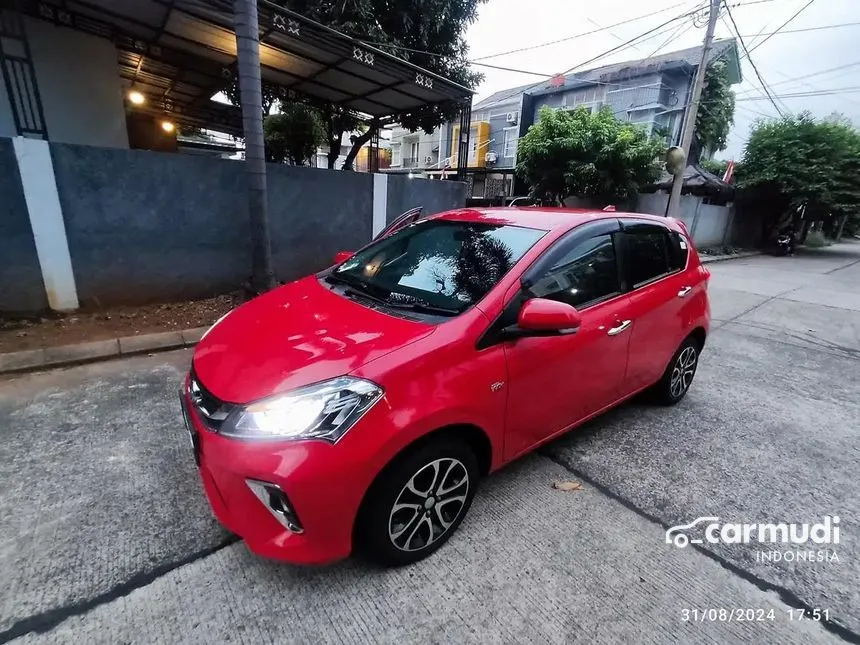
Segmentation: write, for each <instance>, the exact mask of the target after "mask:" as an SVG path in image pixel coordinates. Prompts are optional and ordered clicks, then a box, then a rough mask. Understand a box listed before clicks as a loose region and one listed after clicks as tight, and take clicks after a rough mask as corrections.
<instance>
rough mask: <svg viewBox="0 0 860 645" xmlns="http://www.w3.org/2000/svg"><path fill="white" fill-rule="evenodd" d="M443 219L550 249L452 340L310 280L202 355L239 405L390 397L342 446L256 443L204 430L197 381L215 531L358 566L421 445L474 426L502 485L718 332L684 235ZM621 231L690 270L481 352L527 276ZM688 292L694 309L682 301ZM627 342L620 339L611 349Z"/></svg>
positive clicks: (516, 213)
mask: <svg viewBox="0 0 860 645" xmlns="http://www.w3.org/2000/svg"><path fill="white" fill-rule="evenodd" d="M437 217H442V218H446V219H450V220H469V221H482V222H490V223H498V224H510V225H516V226H524V227H529V228H538V229H543V230H546V231H547V233H546V235H544V237H543V238H541V239H540V240H539V241H538V242H537V243H536V244H535V245H534V246H533V247H532V248H531V249H530V250H528V251H527V252H526V253H525V255H523V257H522V258H521V259H520V261H519V262H518V263H517V264H516V265H515V266H514V268H513V269H512V270H511V271H510V272H509V273H508V274H506V275H505V276H503V277H502V278H501V280H500V281H499V282H498V284H497V285H496V286H495V287H494V288H493V289H492V290H491V291H490V292H489V293H488V294H487V295H486V296H485V297H484V298H483V299H482V300H481V301H480V302H479V303H477V304H476V305H475V306H473V307H472V308H470V309H468V310H467V311H465V312H464V313H462V314H460V315H459V316H457V317H455V318H451V319H449V320H446V321H444V322H442V323H441V324H436V325H432V324H426V323H423V322H415V321H412V320H406V319H404V318H402V317H397V316H394V315H389V314H387V313H382V312H380V311H376V310H374V309H371V308H369V307H366V306H364V305H362V304H359V303H357V302H355V301H353V300H351V299H349V298H346V297H343V296H341V295H338V294H336V293H334V292H332V291H331V290H329V289H328V288H326V287H325V286H324V285H322V284H320V281H319V279H318V278H317V277H315V276H311V277H308V278H304V279H302V280H299V281H297V282H294V283H291V284H288V285H286V286H283V287H280V288H278V289H275V290H273V291H271V292H269V293H267V294H265V295H263V296H261V297H259V298H256V299H254V300H252V301H251V302H249V303H246V304H244V305H242V306H241V307H240V308H238V309H237V310H235V311H234V312H232V313H231V314H230V315H228V316H227V317H226V318H225V319H224V320H223V321H221V322H220V323H219V324H217V325H216V326H215V327H214V328H213V329H211V330H210V332H209V333H207V334H206V335H205V337H204V338H203V339H202V340H201V342H200V344H199V345H198V346H197V348H196V350H195V353H194V359H193V369H194V373H195V376H196V377H197V378H198V379H199V380H200V382H201V383H202V384H204V385H205V387H206V389H207V390H208V391H210V392H211V393H212V394H213V395H215V396H217V397H218V398H220V399H222V400H223V401H227V402H231V403H237V404H246V403H249V402H253V401H256V400H259V399H262V398H265V397H268V396H271V395H273V394H277V393H283V392H286V391H289V390H292V389H295V388H297V387H301V386H304V385H308V384H311V383H316V382H319V381H323V380H326V379H329V378H333V377H336V376H341V375H347V374H349V375H352V376H356V377H361V378H364V379H368V380H370V381H373V382H374V383H377V384H378V385H380V386H381V387H382V388H383V389H384V396H383V397H382V398H381V399H380V400H379V401H378V402H377V403H376V404H375V405H374V406H373V407H371V408H370V410H369V411H368V412H367V413H366V414H365V415H364V416H363V417H362V418H361V419H360V421H359V422H358V423H357V424H356V425H355V426H354V427H353V428H351V429H350V430H348V431H347V432H346V433H345V434H344V435H343V437H342V438H341V439H340V440H339V441H337V443H335V444H331V443H328V442H326V441H322V440H304V441H295V440H293V441H267V442H250V441H241V440H237V439H232V438H229V437H225V436H222V435H220V434H218V433H217V432H213V431H211V430H209V429H208V428H207V426H206V424H205V423H204V422H203V420H202V418H201V417H200V415H199V414H197V413H196V412H195V411H194V409H193V406H191V405H190V399H189V393H188V387H187V381H186V387H185V388H184V390H183V393H182V396H183V397H185V399H186V402H187V403H189V405H188V408H189V412H188V417H189V423H191V424H192V425H193V427H194V429H195V430H196V432H197V434H198V435H199V446H200V448H199V454H200V470H201V477H202V480H203V484H204V488H205V491H206V495H207V497H208V498H209V501H210V504H211V506H212V508H213V511H214V513H215V515H216V517H217V518H218V520H219V521H220V522H221V523H222V524H224V525H225V526H226V527H227V528H228V529H229V530H231V531H233V532H234V533H237V534H238V535H240V536H241V537H242V538H244V540H245V542H246V543H247V545H248V546H249V547H250V548H251V550H253V551H254V552H256V553H259V554H261V555H264V556H267V557H272V558H277V559H283V560H287V561H290V562H295V563H305V564H319V563H324V562H329V561H333V560H337V559H340V558H343V557H345V556H347V555H348V554H349V553H350V552H351V549H352V535H353V527H354V523H355V520H356V517H357V515H358V512H359V508H360V506H361V503H362V500H363V499H364V496H365V493H366V492H367V491H368V489H369V488H370V486H371V484H372V483H373V481H374V479H375V478H376V477H377V475H378V474H379V473H380V472H381V471H382V470H383V468H384V467H385V466H386V465H387V464H388V463H390V462H391V460H392V459H394V458H395V457H396V456H397V455H398V454H399V453H400V452H402V451H403V450H404V449H405V448H407V447H408V446H409V445H410V444H412V443H414V442H415V441H416V440H418V439H420V438H421V437H423V436H425V435H427V434H428V433H430V432H433V431H435V430H438V429H440V428H445V427H448V426H464V425H468V426H473V427H475V428H478V429H480V431H482V432H483V433H484V435H485V436H486V438H487V439H488V441H489V444H490V447H491V454H490V463H489V470H490V471H492V470H495V469H497V468H499V467H500V466H502V465H503V464H505V463H506V462H508V461H510V460H511V459H514V458H516V457H518V456H520V455H522V454H523V453H525V452H528V451H529V450H533V449H534V448H535V447H536V446H538V445H540V444H542V443H545V442H546V441H549V440H550V439H552V438H553V437H555V436H557V435H559V434H561V433H563V432H565V431H567V430H569V429H570V428H572V427H574V426H576V425H578V424H580V423H582V422H584V421H585V420H587V419H588V418H591V417H593V416H595V415H597V414H599V413H600V412H602V411H603V410H605V409H607V408H609V407H612V406H614V405H616V404H618V403H619V402H620V401H623V400H624V399H626V398H628V397H630V396H632V395H633V394H635V393H636V392H638V391H640V390H642V389H644V388H645V387H647V386H650V385H652V384H653V383H654V382H656V381H657V380H658V379H659V378H660V376H661V375H662V373H663V371H664V370H665V368H666V366H667V365H668V362H669V360H670V358H671V357H672V355H673V354H674V352H675V351H676V349H677V348H678V347H679V346H680V344H681V343H682V342H683V340H684V339H685V338H686V337H687V336H688V335H689V334H690V333H691V332H693V330H695V329H697V328H700V329H702V330H703V331H704V332H707V330H708V327H709V318H710V312H709V307H708V299H707V292H706V287H707V280H708V275H709V274H708V272H707V270H706V269H705V268H704V267H702V265H701V263H700V261H699V258H698V255H697V254H696V252H695V250H694V248H693V245H692V241H691V240H690V239H689V235H688V234H687V233H686V230H685V229H684V228H683V227H682V226H681V225H680V224H679V223H678V222H676V221H674V220H667V219H665V218H657V217H654V218H652V217H649V216H642V215H635V214H629V215H628V214H624V213H615V212H599V211H598V212H594V211H564V210H560V209H534V208H524V209H496V210H492V209H491V210H487V211H474V210H468V209H465V210H461V211H453V212H450V213H446V214H442V215H440V216H437ZM613 218H638V219H642V220H645V221H648V220H653V221H657V222H660V223H661V224H662V225H664V226H669V227H670V228H671V229H672V230H675V231H677V232H679V233H680V234H682V235H683V236H684V238H686V239H687V244H688V247H689V253H688V264H687V267H686V269H684V270H683V271H681V272H679V273H675V274H672V275H669V276H667V277H665V278H662V279H659V280H656V281H655V282H653V283H652V284H650V285H648V286H647V287H644V288H643V289H640V290H634V291H631V292H628V293H624V294H622V295H619V296H617V297H615V298H612V299H610V300H607V301H604V302H602V303H600V304H597V305H595V306H592V307H588V308H586V309H583V310H582V311H581V312H580V314H581V318H582V321H581V325H580V327H579V329H578V331H577V332H576V333H575V334H570V335H558V336H545V337H527V338H520V339H518V340H516V341H506V342H499V343H495V344H492V345H490V346H489V347H485V348H479V347H478V343H477V340H478V339H479V338H480V337H481V336H482V334H483V333H484V332H485V331H486V330H487V329H488V328H489V327H490V326H491V325H492V324H493V321H494V320H495V319H496V318H497V317H498V316H499V315H500V314H501V312H502V311H503V310H504V308H505V306H506V304H507V303H508V302H509V301H510V300H511V299H512V298H513V297H514V296H515V295H516V294H517V292H518V291H519V290H520V288H521V287H520V282H519V281H520V276H521V275H522V273H523V272H524V271H525V270H526V269H527V268H528V267H529V266H530V265H532V264H533V263H534V262H535V261H536V260H537V259H538V258H539V257H540V256H541V255H542V254H543V252H544V251H545V250H546V249H547V248H549V247H550V246H551V245H552V244H553V242H555V241H556V240H557V239H558V238H559V237H561V236H562V235H564V234H566V233H567V232H568V231H570V230H571V229H573V228H575V227H576V226H578V225H580V224H584V223H586V222H590V221H594V220H597V219H613ZM687 287H689V293H687V294H685V295H684V297H678V292H679V291H681V290H682V289H686V288H687ZM625 321H629V322H627V326H625ZM619 327H624V329H623V330H622V331H623V333H618V334H617V335H610V334H609V333H608V332H609V331H610V330H612V329H617V328H619ZM628 327H629V328H628ZM247 479H256V480H262V481H266V482H272V483H274V484H277V485H278V486H280V487H281V488H282V490H283V491H284V492H285V494H286V495H287V497H288V498H289V500H290V501H291V503H292V505H293V507H294V509H295V512H296V514H297V516H298V517H299V518H300V520H301V523H302V526H303V529H304V531H303V532H302V533H294V532H291V531H289V530H286V529H285V528H284V527H283V526H282V525H281V524H279V523H278V522H277V521H276V519H275V518H274V517H273V516H272V514H271V513H270V512H269V511H268V510H267V509H266V508H265V507H264V506H263V504H262V503H261V502H260V501H259V500H258V499H257V497H255V496H254V494H253V493H252V491H251V490H250V489H249V488H248V486H247V485H246V480H247Z"/></svg>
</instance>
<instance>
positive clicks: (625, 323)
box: [606, 320, 633, 336]
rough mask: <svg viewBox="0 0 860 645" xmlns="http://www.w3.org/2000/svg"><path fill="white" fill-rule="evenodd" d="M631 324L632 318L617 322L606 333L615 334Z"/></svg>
mask: <svg viewBox="0 0 860 645" xmlns="http://www.w3.org/2000/svg"><path fill="white" fill-rule="evenodd" d="M632 324H633V321H632V320H624V321H622V322H620V323H618V324H617V325H616V326H615V327H613V328H612V329H610V330H609V331H608V332H606V333H607V334H609V335H610V336H617V335H618V334H620V333H621V332H623V331H624V330H625V329H627V328H628V327H629V326H630V325H632Z"/></svg>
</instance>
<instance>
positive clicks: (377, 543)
mask: <svg viewBox="0 0 860 645" xmlns="http://www.w3.org/2000/svg"><path fill="white" fill-rule="evenodd" d="M479 478H480V470H479V468H478V460H477V459H476V457H475V453H474V452H473V451H472V449H471V448H470V447H469V446H468V445H466V444H465V443H463V442H462V441H459V440H457V439H454V438H450V437H440V438H438V439H431V440H430V441H429V442H427V443H423V444H421V445H419V446H418V447H416V448H415V449H413V450H410V451H408V452H406V453H404V454H402V455H400V456H399V457H397V459H395V461H394V462H392V463H391V464H390V465H389V466H388V467H387V468H386V469H385V470H384V471H383V472H382V474H381V475H380V476H379V477H378V478H377V480H376V481H375V482H374V484H373V485H372V486H371V488H370V490H369V491H368V494H367V496H366V498H365V501H364V503H363V504H362V511H361V512H360V513H359V518H358V523H357V525H356V540H357V546H358V547H359V549H360V551H361V552H362V553H363V554H364V555H365V556H366V557H367V558H368V559H370V560H372V561H374V562H376V563H377V564H381V565H383V566H395V567H396V566H403V565H406V564H411V563H413V562H417V561H418V560H421V559H423V558H426V557H427V556H428V555H430V554H431V553H433V552H434V551H435V550H436V549H438V548H439V547H441V546H442V545H443V544H444V543H445V542H446V541H447V540H448V538H450V537H451V534H452V533H454V531H456V530H457V527H458V526H459V525H460V522H462V521H463V518H464V517H465V515H466V513H467V512H468V510H469V506H470V505H471V504H472V498H473V497H474V496H475V489H476V488H477V484H478V480H479Z"/></svg>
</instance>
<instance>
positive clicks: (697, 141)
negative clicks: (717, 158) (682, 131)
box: [690, 58, 735, 163]
mask: <svg viewBox="0 0 860 645" xmlns="http://www.w3.org/2000/svg"><path fill="white" fill-rule="evenodd" d="M734 122H735V93H734V92H733V91H732V89H731V83H730V81H729V68H728V63H726V61H725V59H720V58H718V59H717V60H715V61H713V62H712V63H711V64H710V65H708V69H707V70H706V71H705V87H704V89H703V90H702V99H701V101H700V102H699V111H698V113H697V114H696V130H695V136H694V137H693V146H692V150H691V151H690V162H691V163H698V161H699V159H700V158H701V156H702V153H703V152H704V151H705V150H709V151H710V152H717V151H719V150H725V149H726V139H727V138H728V136H729V130H730V129H731V127H732V124H733V123H734Z"/></svg>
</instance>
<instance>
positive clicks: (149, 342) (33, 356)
mask: <svg viewBox="0 0 860 645" xmlns="http://www.w3.org/2000/svg"><path fill="white" fill-rule="evenodd" d="M755 255H761V252H760V251H745V252H743V253H736V254H734V255H717V256H713V257H708V256H706V255H705V256H701V260H702V263H703V264H709V263H711V262H724V261H726V260H740V259H741V258H749V257H753V256H755ZM207 329H209V328H208V327H195V328H193V329H183V330H181V331H165V332H156V333H154V334H140V335H138V336H123V337H121V338H112V339H109V340H97V341H91V342H86V343H77V344H75V345H61V346H59V347H47V348H44V349H28V350H24V351H21V352H10V353H6V354H0V374H14V373H20V372H33V371H36V370H40V369H46V368H54V367H64V366H68V365H79V364H81V363H92V362H94V361H102V360H108V359H112V358H117V357H120V356H133V355H135V354H149V353H153V352H164V351H168V350H171V349H179V348H181V347H193V346H194V345H196V344H197V343H198V341H199V340H200V337H201V336H202V335H203V334H204V333H205V332H206V330H207Z"/></svg>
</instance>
